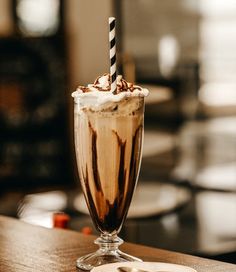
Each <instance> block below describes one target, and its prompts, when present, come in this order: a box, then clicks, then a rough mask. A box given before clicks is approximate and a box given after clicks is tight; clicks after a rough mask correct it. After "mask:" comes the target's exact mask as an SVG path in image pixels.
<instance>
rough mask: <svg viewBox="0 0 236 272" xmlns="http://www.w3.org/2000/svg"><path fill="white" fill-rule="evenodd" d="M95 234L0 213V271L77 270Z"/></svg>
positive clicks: (176, 258) (197, 264)
mask: <svg viewBox="0 0 236 272" xmlns="http://www.w3.org/2000/svg"><path fill="white" fill-rule="evenodd" d="M93 240H94V236H85V235H83V234H80V233H78V232H74V231H69V230H61V229H46V228H43V227H38V226H32V225H29V224H27V223H24V222H21V221H19V220H16V219H12V218H9V217H3V216H0V271H1V272H5V271H7V272H16V271H17V272H26V271H34V272H40V271H42V272H49V271H50V272H52V271H53V272H60V271H63V272H64V271H66V272H70V271H76V267H75V262H76V259H77V258H78V257H79V256H81V255H84V254H87V253H89V252H91V251H94V250H95V249H96V246H95V245H93ZM122 249H123V250H124V251H125V252H127V253H130V254H133V255H135V256H138V257H140V258H142V259H143V260H145V261H160V262H170V263H176V264H182V265H188V266H190V267H193V268H195V269H196V270H197V271H198V272H233V271H235V272H236V265H232V264H227V263H223V262H217V261H212V260H208V259H203V258H198V257H194V256H190V255H185V254H180V253H175V252H170V251H166V250H160V249H155V248H150V247H145V246H139V245H134V244H129V243H125V244H124V245H123V246H122Z"/></svg>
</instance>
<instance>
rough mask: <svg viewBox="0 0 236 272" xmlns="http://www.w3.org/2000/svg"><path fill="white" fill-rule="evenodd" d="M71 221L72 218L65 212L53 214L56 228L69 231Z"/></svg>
mask: <svg viewBox="0 0 236 272" xmlns="http://www.w3.org/2000/svg"><path fill="white" fill-rule="evenodd" d="M69 221H70V216H69V215H67V214H65V213H63V212H58V213H54V214H53V227H54V228H60V229H67V228H68V223H69Z"/></svg>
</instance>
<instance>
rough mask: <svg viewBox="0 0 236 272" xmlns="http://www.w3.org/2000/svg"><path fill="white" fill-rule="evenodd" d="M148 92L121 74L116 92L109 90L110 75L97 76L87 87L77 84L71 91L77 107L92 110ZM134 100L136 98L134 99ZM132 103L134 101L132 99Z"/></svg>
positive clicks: (109, 106) (103, 108)
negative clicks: (127, 80)
mask: <svg viewBox="0 0 236 272" xmlns="http://www.w3.org/2000/svg"><path fill="white" fill-rule="evenodd" d="M148 94H149V91H148V89H145V88H141V87H140V86H137V85H134V84H133V83H129V82H126V81H125V80H124V79H123V78H122V76H118V77H117V92H116V94H113V93H112V92H111V83H110V75H109V74H105V75H103V76H101V77H98V78H97V79H96V80H95V82H94V84H88V86H87V87H84V86H79V87H78V88H77V89H76V91H75V92H73V93H72V97H74V101H75V103H76V104H78V106H79V109H80V110H82V109H84V108H87V109H92V110H94V111H98V110H105V109H110V108H111V107H112V106H114V103H118V102H119V103H120V102H121V101H123V100H126V99H127V98H130V97H134V98H135V97H145V96H147V95H148ZM135 100H136V99H135ZM134 103H136V102H135V101H134Z"/></svg>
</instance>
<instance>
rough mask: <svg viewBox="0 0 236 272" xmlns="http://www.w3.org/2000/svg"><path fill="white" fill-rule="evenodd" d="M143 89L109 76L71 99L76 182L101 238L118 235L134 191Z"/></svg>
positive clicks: (139, 155) (141, 122)
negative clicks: (112, 81) (114, 82)
mask: <svg viewBox="0 0 236 272" xmlns="http://www.w3.org/2000/svg"><path fill="white" fill-rule="evenodd" d="M146 95H148V90H146V89H142V88H141V87H139V86H136V85H133V84H131V83H128V82H126V81H125V80H124V79H122V77H121V76H118V77H117V91H116V94H113V93H112V92H111V91H110V76H109V74H105V75H103V76H101V77H99V78H98V79H97V80H96V81H95V82H94V84H89V85H88V86H87V87H79V88H78V89H77V90H76V92H74V93H73V97H74V99H75V112H74V120H75V123H74V126H75V148H76V158H77V164H78V170H79V175H80V181H81V185H82V189H83V193H84V196H85V199H86V202H87V206H88V208H89V211H90V214H91V217H92V219H93V221H94V224H95V226H96V227H97V229H98V230H99V231H100V232H101V233H103V234H110V235H113V234H117V233H118V232H119V230H120V228H121V226H122V223H123V221H124V219H125V217H126V215H127V212H128V208H129V205H130V202H131V199H132V196H133V192H134V189H135V186H136V182H137V178H138V173H139V168H140V160H141V149H142V139H143V110H144V96H146Z"/></svg>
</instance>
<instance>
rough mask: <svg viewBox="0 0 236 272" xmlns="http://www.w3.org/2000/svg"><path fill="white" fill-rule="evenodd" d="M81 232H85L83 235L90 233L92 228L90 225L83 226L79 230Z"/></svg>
mask: <svg viewBox="0 0 236 272" xmlns="http://www.w3.org/2000/svg"><path fill="white" fill-rule="evenodd" d="M81 232H82V233H83V234H85V235H90V234H92V233H93V231H92V228H90V227H83V228H82V230H81Z"/></svg>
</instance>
